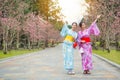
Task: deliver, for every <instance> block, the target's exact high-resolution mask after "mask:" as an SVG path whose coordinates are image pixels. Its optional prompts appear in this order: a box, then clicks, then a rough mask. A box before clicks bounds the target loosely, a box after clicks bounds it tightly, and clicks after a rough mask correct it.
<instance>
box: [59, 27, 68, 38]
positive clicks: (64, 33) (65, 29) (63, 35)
mask: <svg viewBox="0 0 120 80" xmlns="http://www.w3.org/2000/svg"><path fill="white" fill-rule="evenodd" d="M68 30H69V28H68V27H67V25H64V26H63V28H62V30H61V32H60V35H61V36H62V37H65V36H66V35H67V32H68Z"/></svg>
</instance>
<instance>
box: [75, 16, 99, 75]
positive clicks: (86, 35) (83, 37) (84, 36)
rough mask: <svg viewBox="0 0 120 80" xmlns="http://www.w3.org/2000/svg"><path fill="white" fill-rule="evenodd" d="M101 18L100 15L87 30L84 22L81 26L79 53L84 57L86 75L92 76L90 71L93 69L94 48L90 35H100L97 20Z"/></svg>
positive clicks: (78, 41) (83, 66)
mask: <svg viewBox="0 0 120 80" xmlns="http://www.w3.org/2000/svg"><path fill="white" fill-rule="evenodd" d="M98 18H100V15H98V16H97V18H96V19H95V21H94V22H93V23H92V24H91V25H90V27H89V28H86V25H85V23H84V22H80V23H79V26H80V28H81V30H80V31H79V32H78V37H77V40H76V41H77V43H78V46H79V52H80V53H81V56H82V68H83V70H84V72H83V73H84V74H90V70H91V69H92V68H93V65H92V46H91V41H90V35H91V34H93V35H99V33H100V31H99V29H98V27H97V25H96V21H97V19H98Z"/></svg>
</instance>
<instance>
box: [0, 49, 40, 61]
mask: <svg viewBox="0 0 120 80" xmlns="http://www.w3.org/2000/svg"><path fill="white" fill-rule="evenodd" d="M39 50H41V49H39ZM39 50H38V49H32V50H28V49H26V50H25V49H21V50H11V51H9V52H8V53H7V54H3V51H1V50H0V59H3V58H9V57H13V56H17V55H23V54H30V53H31V52H36V51H39Z"/></svg>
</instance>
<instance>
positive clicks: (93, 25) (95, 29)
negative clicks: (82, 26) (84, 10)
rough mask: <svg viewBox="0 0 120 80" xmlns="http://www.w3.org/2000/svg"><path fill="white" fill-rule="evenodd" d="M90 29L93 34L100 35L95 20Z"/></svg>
mask: <svg viewBox="0 0 120 80" xmlns="http://www.w3.org/2000/svg"><path fill="white" fill-rule="evenodd" d="M88 30H89V34H93V35H99V34H100V30H99V28H98V26H97V24H96V22H93V23H92V24H91V26H90V27H89V28H88Z"/></svg>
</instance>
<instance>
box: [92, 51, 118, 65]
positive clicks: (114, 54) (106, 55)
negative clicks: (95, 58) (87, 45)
mask: <svg viewBox="0 0 120 80" xmlns="http://www.w3.org/2000/svg"><path fill="white" fill-rule="evenodd" d="M93 53H95V54H98V55H100V56H102V57H104V58H107V59H108V60H110V61H113V62H115V63H117V64H120V51H116V50H111V53H107V51H102V50H93Z"/></svg>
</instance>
